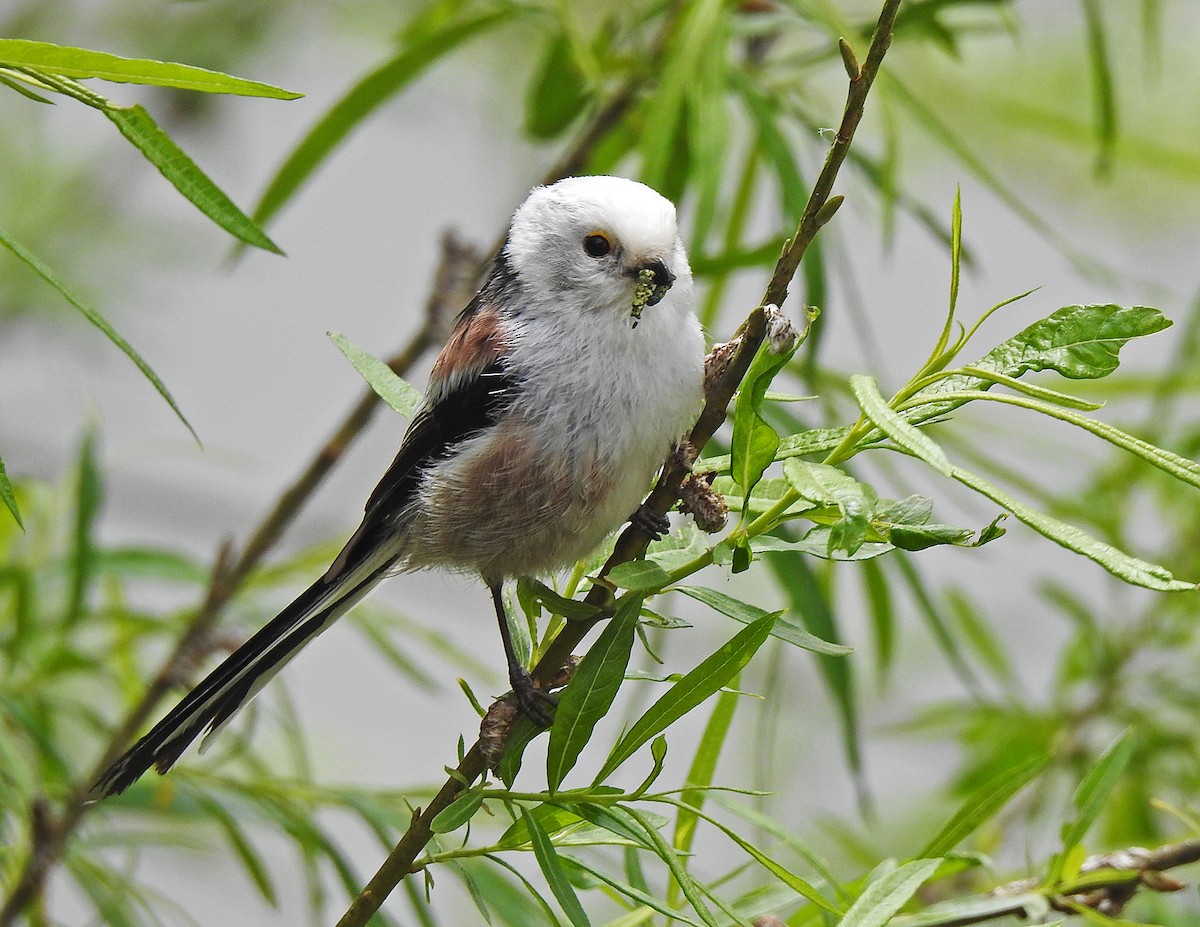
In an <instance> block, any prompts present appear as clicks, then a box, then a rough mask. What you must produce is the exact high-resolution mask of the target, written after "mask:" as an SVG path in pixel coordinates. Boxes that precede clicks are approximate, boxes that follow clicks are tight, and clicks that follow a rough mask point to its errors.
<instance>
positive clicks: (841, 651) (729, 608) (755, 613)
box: [675, 586, 854, 657]
mask: <svg viewBox="0 0 1200 927" xmlns="http://www.w3.org/2000/svg"><path fill="white" fill-rule="evenodd" d="M675 591H676V592H681V593H683V594H684V595H686V596H688V597H689V598H692V599H695V600H696V601H697V602H703V603H704V604H705V605H707V606H708V607H709V608H712V609H715V610H716V611H718V612H720V613H721V614H722V615H725V616H726V617H728V618H732V619H733V620H734V621H740V622H741V623H742V624H751V623H753V622H755V621H758V620H760V619H762V618H764V617H766V616H767V615H768V614H772V615H775V616H776V620H775V624H774V625H772V627H771V636H772V637H777V638H779V639H780V640H781V641H785V642H786V643H789V644H791V645H792V646H794V647H800V648H802V649H804V650H811V651H812V652H813V653H823V654H826V655H828V656H834V657H841V656H845V655H846V654H848V653H853V652H854V648H853V647H847V646H846V645H845V644H835V643H832V642H831V641H826V640H822V639H821V638H819V637H817V636H816V635H815V634H810V633H809V632H808V631H805V630H804V629H803V628H801V627H798V626H797V625H795V624H792V623H791V622H790V621H788V620H787V619H786V618H784V617H783V613H782V612H767V611H766V610H765V609H761V608H759V607H758V606H757V605H751V604H750V603H748V602H742V601H740V600H739V599H735V598H733V597H732V596H729V595H726V594H725V593H723V592H718V591H717V590H716V589H707V588H705V587H703V586H676V587H675Z"/></svg>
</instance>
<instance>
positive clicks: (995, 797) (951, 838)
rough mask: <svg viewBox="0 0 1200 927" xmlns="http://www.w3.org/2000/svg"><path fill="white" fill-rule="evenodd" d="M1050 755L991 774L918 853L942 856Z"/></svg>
mask: <svg viewBox="0 0 1200 927" xmlns="http://www.w3.org/2000/svg"><path fill="white" fill-rule="evenodd" d="M1049 761H1050V758H1049V757H1047V756H1036V757H1032V758H1030V759H1027V760H1025V761H1024V762H1022V763H1018V764H1017V765H1016V766H1014V767H1013V768H1011V769H1006V770H1004V771H1003V772H1002V773H1000V774H999V775H997V776H993V777H992V778H991V779H989V780H988V781H987V782H985V783H984V784H983V785H982V786H980V787H979V788H978V789H977V790H976V791H975V792H974V793H972V794H971V795H970V797H968V798H967V800H966V801H964V802H963V804H962V806H961V807H960V808H959V809H958V810H957V811H955V812H954V814H953V815H952V816H951V818H950V820H948V821H947V822H946V824H945V825H944V826H943V827H942V829H941V830H940V831H938V832H937V834H936V835H935V836H934V837H933V839H931V840H930V841H929V843H927V844H926V845H925V848H924V849H923V850H921V852H920V855H921V856H925V857H933V856H945V855H946V854H947V853H949V852H950V851H951V850H953V849H954V848H955V847H957V846H958V845H959V844H960V843H962V841H963V840H965V839H966V838H967V837H969V836H970V835H971V834H973V833H974V832H975V831H976V830H978V829H979V827H980V826H981V825H983V824H985V823H986V822H987V821H990V820H991V819H992V818H993V817H994V816H995V815H996V813H997V812H998V811H999V810H1000V809H1001V808H1003V807H1004V806H1005V805H1006V804H1008V802H1009V800H1010V799H1011V798H1012V797H1013V796H1014V795H1016V794H1017V793H1018V792H1019V791H1021V789H1023V788H1025V786H1027V785H1028V784H1029V783H1030V782H1032V781H1033V780H1034V779H1036V778H1037V777H1038V776H1039V775H1041V773H1042V771H1043V770H1044V769H1045V768H1046V765H1047V764H1048V763H1049Z"/></svg>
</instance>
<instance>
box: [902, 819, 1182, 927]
mask: <svg viewBox="0 0 1200 927" xmlns="http://www.w3.org/2000/svg"><path fill="white" fill-rule="evenodd" d="M1196 862H1200V838H1196V839H1191V840H1183V841H1181V842H1179V843H1172V844H1167V845H1166V846H1161V847H1158V848H1157V849H1154V850H1144V849H1142V848H1141V847H1131V848H1129V849H1126V850H1116V851H1113V852H1110V853H1103V854H1101V855H1099V856H1092V857H1090V858H1088V859H1087V860H1085V861H1084V863H1083V865H1082V866H1081V867H1080V872H1079V875H1078V876H1077V877H1076V878H1074V879H1072V880H1070V881H1069V882H1068V883H1067V884H1065V885H1060V886H1057V888H1056V890H1054V891H1051V892H1046V891H1044V890H1043V888H1042V887H1041V882H1040V881H1039V880H1037V879H1020V880H1018V881H1016V882H1009V883H1007V884H1005V885H1001V886H1000V887H998V888H995V889H993V890H992V891H990V892H989V893H988V896H987V897H989V898H994V899H1004V898H1008V897H1011V899H1012V904H1003V903H1000V904H988V905H986V907H985V908H984V909H983V910H980V911H977V912H971V911H966V912H960V913H956V912H954V911H947V912H946V916H945V918H938V917H937V916H936V910H935V909H931V910H926V911H922V912H920V913H918V914H917V915H915V916H914V919H915V920H918V921H919V922H920V924H921V927H967V925H969V924H981V923H983V922H985V921H990V920H998V919H1000V918H1003V917H1024V918H1029V917H1030V912H1029V910H1028V909H1029V908H1030V901H1031V896H1034V895H1036V896H1040V897H1041V899H1042V900H1041V901H1038V902H1037V904H1038V905H1049V906H1050V907H1051V908H1053V909H1054V910H1056V911H1060V912H1062V913H1064V914H1078V913H1080V912H1081V909H1085V908H1086V909H1090V910H1093V911H1099V912H1100V913H1101V914H1104V915H1106V916H1108V917H1118V916H1120V914H1121V911H1122V910H1123V908H1124V907H1125V905H1127V904H1128V903H1129V902H1130V901H1131V900H1132V899H1133V897H1134V895H1136V894H1137V892H1138V891H1140V890H1141V889H1146V890H1148V891H1153V892H1176V891H1180V890H1181V889H1183V888H1184V887H1185V886H1184V885H1183V883H1181V882H1178V881H1176V880H1175V879H1173V878H1170V877H1168V876H1165V875H1163V873H1164V872H1166V871H1168V870H1170V869H1175V868H1176V867H1179V866H1186V865H1189V864H1191V863H1196ZM956 900H961V899H956ZM906 919H907V918H904V917H901V918H897V919H896V921H895V923H896V925H897V927H901V925H903V923H904V922H905V920H906Z"/></svg>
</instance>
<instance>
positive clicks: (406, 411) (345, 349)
mask: <svg viewBox="0 0 1200 927" xmlns="http://www.w3.org/2000/svg"><path fill="white" fill-rule="evenodd" d="M326 334H327V335H329V338H330V340H331V341H332V342H333V343H334V344H336V345H337V348H338V350H339V351H341V352H342V353H343V354H344V355H345V356H346V360H348V361H350V363H351V364H353V365H354V369H355V370H357V371H358V372H359V374H360V375H361V376H362V378H363V379H364V380H366V381H367V385H368V386H370V387H371V389H373V390H375V392H376V394H377V395H378V396H379V398H380V399H382V400H383V401H384V402H386V403H387V404H388V405H389V406H391V407H392V408H393V409H394V410H395V411H397V412H399V413H400V414H401V415H403V416H404V417H405V418H407V419H411V418H412V417H413V416H414V415H416V414H417V410H418V409H420V408H421V404H422V403H423V402H424V401H425V397H424V396H422V395H421V391H420V390H419V389H417V388H416V387H415V386H413V385H412V384H411V383H409V382H408V381H407V380H405V379H404V378H403V377H401V376H399V375H398V374H397V373H395V372H394V371H393V370H392V368H391V367H389V366H388V365H387V364H385V363H384V362H383V361H381V360H380V359H379V358H377V357H375V356H373V355H371V354H368V353H367V352H366V351H364V350H363V349H362V348H359V347H355V345H353V344H351V342H350V340H349V339H348V338H347V337H346V336H345V335H343V334H341V333H339V332H326Z"/></svg>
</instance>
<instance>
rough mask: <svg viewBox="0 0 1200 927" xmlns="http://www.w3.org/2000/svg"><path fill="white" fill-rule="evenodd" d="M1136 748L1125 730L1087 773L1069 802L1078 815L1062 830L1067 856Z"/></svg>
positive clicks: (1118, 779) (1092, 821)
mask: <svg viewBox="0 0 1200 927" xmlns="http://www.w3.org/2000/svg"><path fill="white" fill-rule="evenodd" d="M1136 747H1137V741H1136V739H1135V738H1134V737H1133V732H1132V731H1131V730H1129V729H1128V728H1127V729H1126V730H1124V731H1122V732H1121V734H1120V736H1119V737H1117V739H1116V740H1115V741H1113V743H1112V744H1111V745H1110V746H1109V747H1108V749H1107V750H1105V751H1104V753H1102V754H1101V755H1100V757H1099V758H1098V759H1097V760H1096V762H1095V763H1093V764H1092V765H1091V767H1090V768H1089V769H1088V771H1087V775H1086V776H1084V777H1083V780H1082V781H1081V782H1080V783H1079V787H1078V788H1077V789H1076V790H1075V795H1074V798H1073V799H1072V803H1073V804H1074V805H1075V810H1076V811H1077V812H1078V813H1077V815H1076V817H1075V820H1074V821H1071V822H1070V823H1069V824H1067V825H1066V826H1064V827H1063V851H1064V852H1070V850H1071V848H1072V847H1074V846H1075V845H1076V844H1078V843H1081V842H1082V841H1083V838H1084V837H1085V836H1086V835H1087V832H1088V830H1090V829H1091V826H1092V824H1093V823H1095V820H1096V818H1097V817H1098V816H1099V814H1100V812H1101V811H1102V810H1103V809H1104V804H1105V802H1106V801H1108V796H1109V795H1110V794H1111V793H1112V790H1113V789H1114V788H1115V787H1116V784H1117V782H1119V781H1120V779H1121V776H1122V774H1124V772H1125V768H1126V767H1127V766H1128V765H1129V761H1130V760H1131V759H1133V754H1134V750H1135V749H1136Z"/></svg>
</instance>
